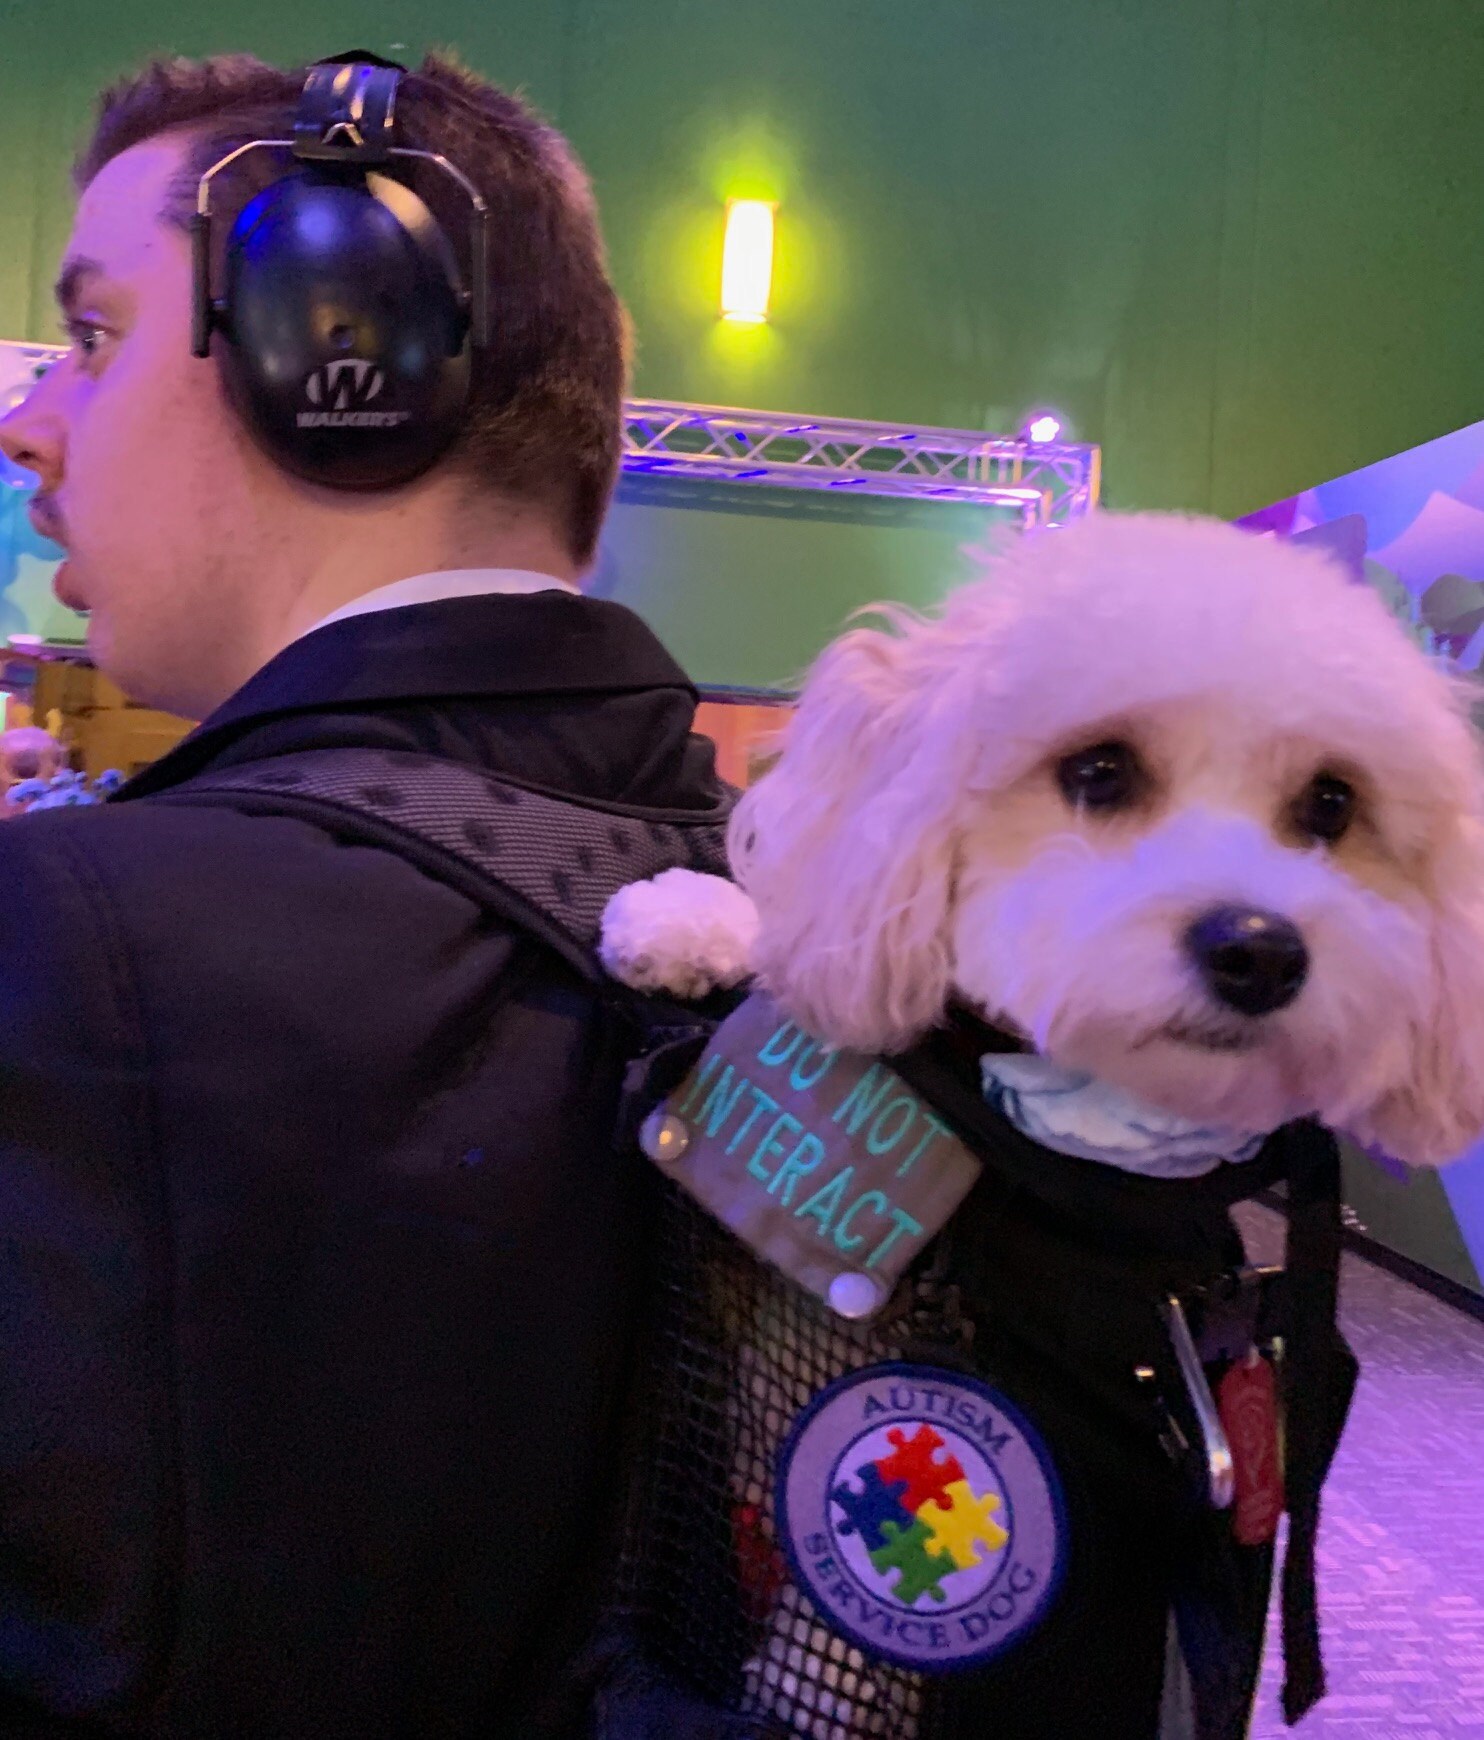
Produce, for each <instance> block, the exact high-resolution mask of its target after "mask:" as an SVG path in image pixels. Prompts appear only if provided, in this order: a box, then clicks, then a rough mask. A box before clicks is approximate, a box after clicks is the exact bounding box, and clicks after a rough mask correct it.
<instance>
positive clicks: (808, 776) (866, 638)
mask: <svg viewBox="0 0 1484 1740" xmlns="http://www.w3.org/2000/svg"><path fill="white" fill-rule="evenodd" d="M884 614H885V615H886V616H887V618H888V622H889V624H890V628H891V630H892V631H893V632H882V631H879V630H875V629H857V630H855V631H854V632H852V633H850V634H847V635H845V636H844V637H843V638H842V639H841V640H839V641H837V642H836V643H835V644H834V645H833V646H831V647H830V648H829V649H828V650H827V651H826V652H825V653H824V655H823V656H822V657H821V658H820V660H819V662H818V664H817V665H816V666H815V668H814V671H813V672H812V674H811V676H810V679H809V682H808V684H807V685H806V687H805V690H804V694H803V697H802V699H801V700H800V703H799V708H798V711H797V713H796V714H795V716H794V718H793V720H792V721H791V722H790V724H789V727H788V731H787V734H786V736H785V738H784V745H783V753H782V755H781V756H780V758H779V760H778V762H777V763H776V765H775V766H774V767H773V768H772V769H770V771H769V772H768V773H766V774H765V775H764V776H763V777H762V779H761V780H759V781H758V783H757V785H755V786H754V787H753V788H752V790H751V791H749V792H748V793H747V794H746V796H745V797H744V798H743V800H742V802H741V803H740V804H739V806H738V809H737V814H736V817H735V818H734V820H733V823H732V830H731V851H732V862H733V866H734V868H735V870H736V872H737V877H738V880H739V881H740V882H741V884H742V886H743V887H744V888H745V889H746V890H747V892H748V893H749V894H750V895H751V896H752V898H753V900H754V901H755V902H756V903H757V907H758V911H759V915H760V919H761V930H760V934H759V941H758V947H757V955H756V961H757V967H758V977H759V980H760V982H761V983H762V984H763V985H764V986H765V987H766V988H767V989H768V990H769V991H771V992H772V993H773V995H774V996H776V997H777V998H778V1000H779V1002H780V1003H781V1004H782V1005H783V1006H784V1007H785V1008H786V1009H787V1010H788V1012H789V1014H790V1015H791V1016H793V1017H794V1018H795V1019H796V1020H797V1021H798V1022H800V1024H801V1025H803V1026H804V1027H806V1028H807V1029H808V1030H809V1031H810V1032H812V1033H814V1034H816V1035H818V1037H819V1038H821V1039H822V1040H824V1041H825V1042H826V1043H827V1044H831V1045H839V1046H846V1047H849V1048H851V1049H853V1050H860V1051H871V1052H876V1051H891V1050H895V1049H899V1048H901V1047H903V1046H905V1045H907V1044H908V1043H910V1041H911V1040H912V1039H914V1038H915V1037H916V1036H917V1035H919V1034H920V1033H922V1032H923V1031H924V1030H925V1029H927V1028H928V1027H930V1026H932V1025H933V1023H934V1022H935V1021H936V1020H937V1019H938V1018H939V1016H940V1015H941V1013H942V1010H943V1007H944V1004H945V1003H946V1001H947V998H948V991H949V974H950V970H951V955H950V936H949V911H950V903H951V898H952V889H953V875H954V862H953V860H954V833H953V822H954V816H955V813H956V811H958V810H960V809H961V804H962V785H963V781H964V778H965V769H964V768H963V767H960V766H958V765H957V763H958V762H960V761H964V760H966V758H967V756H968V754H969V752H970V751H969V738H970V735H971V734H970V733H969V732H968V731H967V730H966V729H965V723H966V722H964V721H962V720H959V721H957V722H956V723H955V722H953V721H952V719H951V717H950V716H951V715H952V714H953V713H954V712H955V710H956V709H955V702H954V695H955V690H956V687H957V685H955V684H954V683H953V680H952V671H951V669H947V668H944V666H943V664H942V662H941V656H942V653H943V652H945V651H946V650H947V649H946V647H944V646H942V644H941V643H942V636H941V635H940V634H938V633H936V632H935V629H936V625H935V624H933V623H929V622H924V621H922V620H921V619H920V618H917V617H915V616H913V615H912V614H911V613H910V612H907V611H902V610H891V611H888V612H885V613H884Z"/></svg>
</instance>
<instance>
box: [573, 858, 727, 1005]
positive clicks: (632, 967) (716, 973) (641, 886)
mask: <svg viewBox="0 0 1484 1740" xmlns="http://www.w3.org/2000/svg"><path fill="white" fill-rule="evenodd" d="M756 939H757V908H756V907H755V906H754V905H753V904H752V902H751V901H750V900H749V899H748V898H747V896H746V895H745V894H744V893H743V892H742V890H741V889H740V888H738V887H737V885H736V884H735V883H733V882H728V881H726V880H725V879H724V878H722V877H720V876H704V875H702V874H701V873H700V872H699V871H696V870H666V871H663V872H662V873H661V874H660V875H658V876H655V877H652V878H651V879H650V880H649V881H648V882H631V883H630V884H629V885H628V887H627V888H620V889H619V891H618V893H617V894H615V895H614V896H613V898H612V899H611V900H610V901H609V902H608V904H607V906H606V907H605V908H604V909H603V937H602V942H601V944H600V946H599V950H598V953H599V955H600V957H601V958H602V962H603V965H604V966H605V967H606V968H607V969H608V971H609V972H610V973H611V974H612V975H613V977H614V978H615V979H617V980H618V981H619V983H620V984H623V985H628V986H630V987H631V988H632V989H634V990H636V991H667V992H669V993H670V995H671V996H674V997H679V998H682V999H683V1000H686V1001H689V1000H691V999H693V998H697V997H704V996H705V995H706V994H707V992H708V991H715V990H718V989H721V990H725V989H729V988H730V987H731V986H733V985H737V984H740V983H741V982H742V980H743V979H745V978H746V977H747V976H748V974H749V973H750V972H751V971H752V965H751V962H752V948H753V943H754V942H755V941H756Z"/></svg>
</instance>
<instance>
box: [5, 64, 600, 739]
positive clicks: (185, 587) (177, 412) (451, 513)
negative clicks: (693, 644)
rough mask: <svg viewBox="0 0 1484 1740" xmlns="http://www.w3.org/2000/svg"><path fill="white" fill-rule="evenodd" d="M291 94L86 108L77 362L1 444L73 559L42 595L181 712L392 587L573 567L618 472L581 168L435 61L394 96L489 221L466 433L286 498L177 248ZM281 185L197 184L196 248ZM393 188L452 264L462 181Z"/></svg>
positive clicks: (273, 87) (157, 82) (219, 88)
mask: <svg viewBox="0 0 1484 1740" xmlns="http://www.w3.org/2000/svg"><path fill="white" fill-rule="evenodd" d="M304 77H305V74H304V72H303V70H298V71H280V70H278V69H275V68H272V67H267V66H264V65H263V64H262V63H261V62H259V61H256V60H253V59H251V58H249V57H245V56H229V57H220V58H217V59H213V60H208V61H204V62H187V61H170V62H160V63H156V64H155V65H153V66H151V67H150V68H148V69H147V70H146V71H145V72H144V73H143V74H142V75H140V77H138V78H137V79H134V80H132V81H130V82H128V83H126V84H123V85H121V86H119V87H117V88H116V89H115V90H113V91H111V92H110V93H108V94H107V95H106V96H105V97H104V99H103V102H102V105H101V108H100V114H99V119H98V124H97V127H96V130H95V132H94V135H93V138H92V140H91V142H90V143H89V145H88V147H87V149H86V150H85V151H84V153H83V156H82V158H81V160H80V162H79V165H78V170H77V181H78V186H79V191H80V200H79V205H78V211H77V217H76V221H75V223H74V226H73V232H72V238H71V243H70V245H69V248H68V252H67V257H66V260H65V261H64V264H63V268H62V274H61V277H60V280H59V283H58V295H59V299H60V301H61V304H62V311H63V317H64V320H65V321H66V323H67V327H68V331H69V333H70V335H71V337H72V341H73V344H72V350H71V352H70V354H69V355H68V357H67V359H66V360H65V361H64V362H63V363H61V364H59V365H58V366H57V367H56V368H54V369H53V370H52V371H51V373H50V374H49V375H48V376H47V377H46V378H45V379H44V380H43V381H42V383H41V384H40V385H39V386H38V388H37V389H36V390H35V391H34V392H33V393H32V395H31V397H30V398H29V399H28V400H27V402H26V403H25V404H24V405H23V406H22V407H21V408H20V409H19V410H18V411H16V412H14V413H12V415H11V416H10V417H9V418H7V419H6V420H5V423H4V424H3V425H0V437H3V442H4V447H5V451H6V452H7V453H9V454H10V456H11V457H12V458H13V459H15V460H16V461H18V462H19V463H20V464H22V465H26V466H29V467H30V468H31V469H32V470H34V471H36V472H37V473H38V474H39V475H40V478H41V491H40V494H39V497H38V502H37V506H36V510H35V511H36V518H37V521H38V524H39V525H40V526H41V528H42V529H43V530H45V531H47V532H49V533H50V534H51V535H54V536H56V537H57V538H58V539H59V541H61V542H62V543H63V544H64V545H65V547H66V549H67V552H68V558H69V560H68V563H67V567H66V569H65V570H64V573H63V575H62V577H61V579H60V581H59V592H60V594H61V595H62V597H63V600H64V602H67V603H69V604H72V605H74V606H76V607H78V608H82V609H85V610H88V611H89V612H91V615H92V623H91V628H90V643H91V645H92V647H93V650H94V654H95V656H96V657H97V659H98V661H99V663H100V664H101V665H102V666H103V667H104V668H105V669H106V670H108V671H109V673H110V674H111V675H113V676H114V677H115V678H116V679H117V680H118V681H119V682H120V683H121V684H122V685H123V686H124V687H125V688H126V689H128V690H130V691H131V692H133V693H134V694H136V695H137V696H139V697H140V698H141V699H147V700H152V701H154V702H156V703H157V704H160V705H164V706H169V707H172V708H174V709H176V710H178V711H182V712H188V713H192V714H197V715H199V714H201V713H203V712H205V711H208V710H209V709H210V708H211V707H213V706H215V705H217V704H219V702H220V701H222V700H223V699H225V698H226V696H227V695H228V694H229V693H230V692H231V691H232V690H233V689H234V688H235V687H237V686H238V684H240V683H241V682H242V681H244V680H245V679H246V677H247V676H249V675H250V674H251V673H252V671H253V670H255V669H256V668H257V667H258V665H260V664H261V663H262V662H263V660H264V659H266V658H267V657H270V656H272V654H273V653H274V652H276V651H277V650H278V649H279V647H280V646H282V645H283V644H284V643H285V641H286V640H287V639H289V638H291V637H292V634H293V633H294V632H297V631H300V630H302V629H303V628H306V627H308V626H310V624H311V623H312V622H313V621H314V620H316V619H317V617H318V616H319V615H321V614H324V613H325V612H327V611H328V610H330V609H333V608H335V607H336V606H337V605H338V604H340V603H343V602H344V601H345V600H346V599H347V598H348V597H351V596H354V595H356V594H357V593H358V592H364V591H367V590H369V589H371V588H372V587H374V586H376V585H380V584H382V583H384V582H386V581H389V580H394V579H397V578H399V577H400V576H401V574H404V573H408V572H417V571H420V570H424V569H432V568H439V567H453V566H477V565H484V564H491V565H504V566H524V567H541V568H544V569H548V570H551V571H555V572H558V573H563V574H570V573H575V572H577V571H579V570H580V569H581V568H582V567H584V566H585V565H586V564H587V562H588V561H589V560H590V559H591V556H592V553H593V547H594V544H595V542H596V539H597V534H598V530H599V528H600V526H601V523H602V518H603V514H604V511H605V508H606V505H607V502H608V498H609V495H610V493H611V490H612V486H613V480H614V477H615V475H616V472H617V466H618V454H619V440H620V429H621V421H620V419H621V404H622V394H623V386H624V348H625V347H624V328H623V316H622V311H621V309H620V307H619V304H618V301H617V298H616V296H615V294H614V292H613V289H612V287H611V285H610V284H609V282H608V279H607V275H606V271H605V267H604V261H603V252H602V244H601V241H600V238H599V235H598V229H597V220H596V214H595V212H594V209H593V203H592V198H591V194H590V192H589V190H588V186H587V183H586V180H585V178H584V176H583V174H582V171H581V169H580V168H579V167H578V165H577V164H576V162H575V161H574V159H573V158H572V155H571V153H570V151H569V150H568V148H567V147H566V145H565V143H564V142H563V141H562V139H561V138H560V137H559V135H557V134H556V133H554V132H553V131H552V130H551V129H550V128H548V127H546V126H545V125H544V124H543V123H541V122H540V121H538V120H537V119H536V118H535V117H534V116H533V115H532V114H531V113H530V111H529V110H527V109H526V108H524V107H523V106H522V105H521V104H520V103H518V102H517V101H516V100H515V99H513V98H511V97H509V96H506V95H505V94H504V93H502V92H500V91H497V90H496V89H494V88H493V87H492V86H490V85H487V84H485V83H484V82H483V81H482V80H479V79H476V78H474V77H473V76H472V75H470V74H468V73H466V72H464V71H462V70H461V69H459V68H458V67H456V66H455V65H453V64H452V63H450V62H448V61H444V60H439V59H431V58H430V59H429V60H428V61H426V62H425V63H424V64H423V66H422V67H421V69H419V71H418V72H416V73H411V74H408V75H407V76H406V77H405V79H404V80H403V84H402V88H401V90H400V91H399V93H398V103H397V115H398V122H399V127H400V133H401V138H402V141H403V142H404V143H405V144H408V145H410V146H413V147H415V148H418V149H422V150H426V151H432V152H438V153H441V154H442V155H443V156H445V157H447V158H448V159H449V160H450V161H451V162H453V163H455V164H456V165H457V166H458V167H459V168H460V169H461V170H462V171H463V173H464V174H465V175H466V176H467V177H468V178H469V179H470V180H471V181H472V182H473V183H474V184H475V186H476V187H477V188H478V189H479V191H480V192H481V194H482V195H483V196H484V198H485V199H486V201H487V202H488V204H489V207H490V251H489V260H488V271H489V282H490V299H491V308H492V313H493V319H492V322H491V324H492V340H491V343H490V345H489V347H488V348H487V349H485V350H482V351H479V352H477V353H476V354H475V356H474V362H473V385H472V390H471V395H470V401H469V408H468V413H467V418H466V423H465V427H464V430H463V432H462V434H461V435H460V437H459V439H458V440H457V441H456V442H455V444H454V446H453V448H452V449H451V450H450V452H449V454H448V455H447V457H446V458H445V459H444V460H442V461H441V462H440V463H439V464H438V465H437V466H436V467H435V468H434V469H433V471H431V472H430V473H429V474H428V475H427V476H426V477H424V478H422V479H419V480H418V481H417V482H415V483H413V484H410V485H407V486H405V487H403V488H401V489H398V490H393V491H387V492H379V493H371V494H359V495H351V494H345V493H342V492H331V491H327V490H321V489H316V488H313V487H311V486H308V485H305V484H302V483H300V482H298V481H296V480H295V479H293V478H291V477H290V476H288V475H287V474H286V473H284V472H282V471H280V470H279V469H278V468H277V467H276V466H275V465H274V464H273V463H272V462H271V461H269V460H268V459H267V458H266V457H265V456H264V455H263V453H261V452H260V451H259V449H258V448H257V447H256V446H255V445H254V443H253V441H252V438H251V437H250V436H249V435H248V433H247V431H246V429H245V428H244V427H243V426H242V424H241V423H240V422H239V420H238V419H237V417H236V415H235V414H234V412H233V411H232V409H231V406H230V404H229V403H228V401H227V398H226V396H225V393H224V391H223V387H222V383H221V381H220V378H219V375H218V371H217V369H216V367H215V366H214V365H213V364H210V363H207V362H203V361H199V360H197V359H195V358H194V357H193V356H192V355H191V331H190V316H191V264H190V248H189V239H188V233H187V226H188V223H189V219H190V216H191V214H192V212H193V211H194V208H195V193H196V186H197V182H198V180H199V178H200V176H201V174H202V173H203V172H204V171H205V170H206V169H207V168H209V167H210V166H211V165H212V164H213V163H215V162H217V161H218V160H219V159H220V158H221V157H223V156H225V155H226V154H227V153H228V152H229V151H231V150H232V149H233V148H234V147H235V146H237V145H239V144H243V143H245V142H247V141H248V140H251V139H257V138H284V137H287V136H288V135H289V133H290V132H291V129H292V123H293V117H294V112H295V109H296V106H297V104H298V100H299V95H300V92H301V90H302V87H303V83H304ZM290 167H291V164H290V162H289V160H288V159H287V156H286V154H285V155H283V156H280V155H279V154H275V153H269V152H261V151H259V152H253V153H251V154H249V155H248V156H246V157H245V158H243V159H242V160H241V163H240V165H239V166H238V168H237V170H236V171H235V172H228V174H227V175H224V176H223V177H222V178H219V180H218V182H217V183H216V184H214V187H213V204H214V207H215V209H216V211H217V212H218V213H219V214H220V217H221V222H220V223H219V224H218V226H217V229H218V233H219V234H220V235H225V233H226V231H227V229H228V228H229V227H230V224H231V221H232V219H233V218H234V217H235V215H236V213H237V212H238V211H239V210H240V209H241V208H242V206H243V205H244V204H245V203H246V202H247V200H248V199H250V198H251V197H252V196H253V194H254V193H256V192H257V191H259V189H260V188H261V187H262V186H264V185H265V184H266V182H268V181H269V180H272V179H273V178H274V177H275V176H276V175H278V174H281V173H284V172H285V171H286V170H287V169H288V168H290ZM397 173H398V174H399V176H400V175H401V173H402V172H401V171H400V170H398V172H397ZM407 179H408V180H409V182H410V183H411V185H412V186H413V187H414V188H415V189H416V191H417V192H418V193H419V194H420V195H421V197H422V198H423V199H424V201H425V202H426V203H427V204H428V206H429V207H430V208H431V209H432V211H433V213H434V215H435V216H436V217H437V218H438V220H439V222H440V224H441V225H442V227H443V228H444V230H445V233H446V234H447V235H448V237H449V239H450V241H451V242H452V243H453V245H454V247H455V250H456V252H459V253H460V254H461V255H466V254H467V248H468V238H469V226H468V223H467V215H466V214H467V204H466V203H465V204H464V205H461V204H460V201H461V199H462V197H463V196H462V195H461V194H460V193H459V190H458V189H457V187H455V186H454V185H453V184H452V183H450V182H449V181H448V180H447V178H446V177H443V176H440V175H438V174H437V173H436V172H431V173H427V174H424V173H422V171H421V169H418V170H416V171H414V172H413V173H412V174H410V175H409V176H408V177H407ZM216 265H217V269H219V265H220V262H217V263H216ZM459 266H460V270H461V272H462V273H463V275H464V277H465V281H466V282H467V281H468V278H469V261H468V259H467V257H461V258H460V261H459ZM217 342H221V341H220V340H218V341H217Z"/></svg>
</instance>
